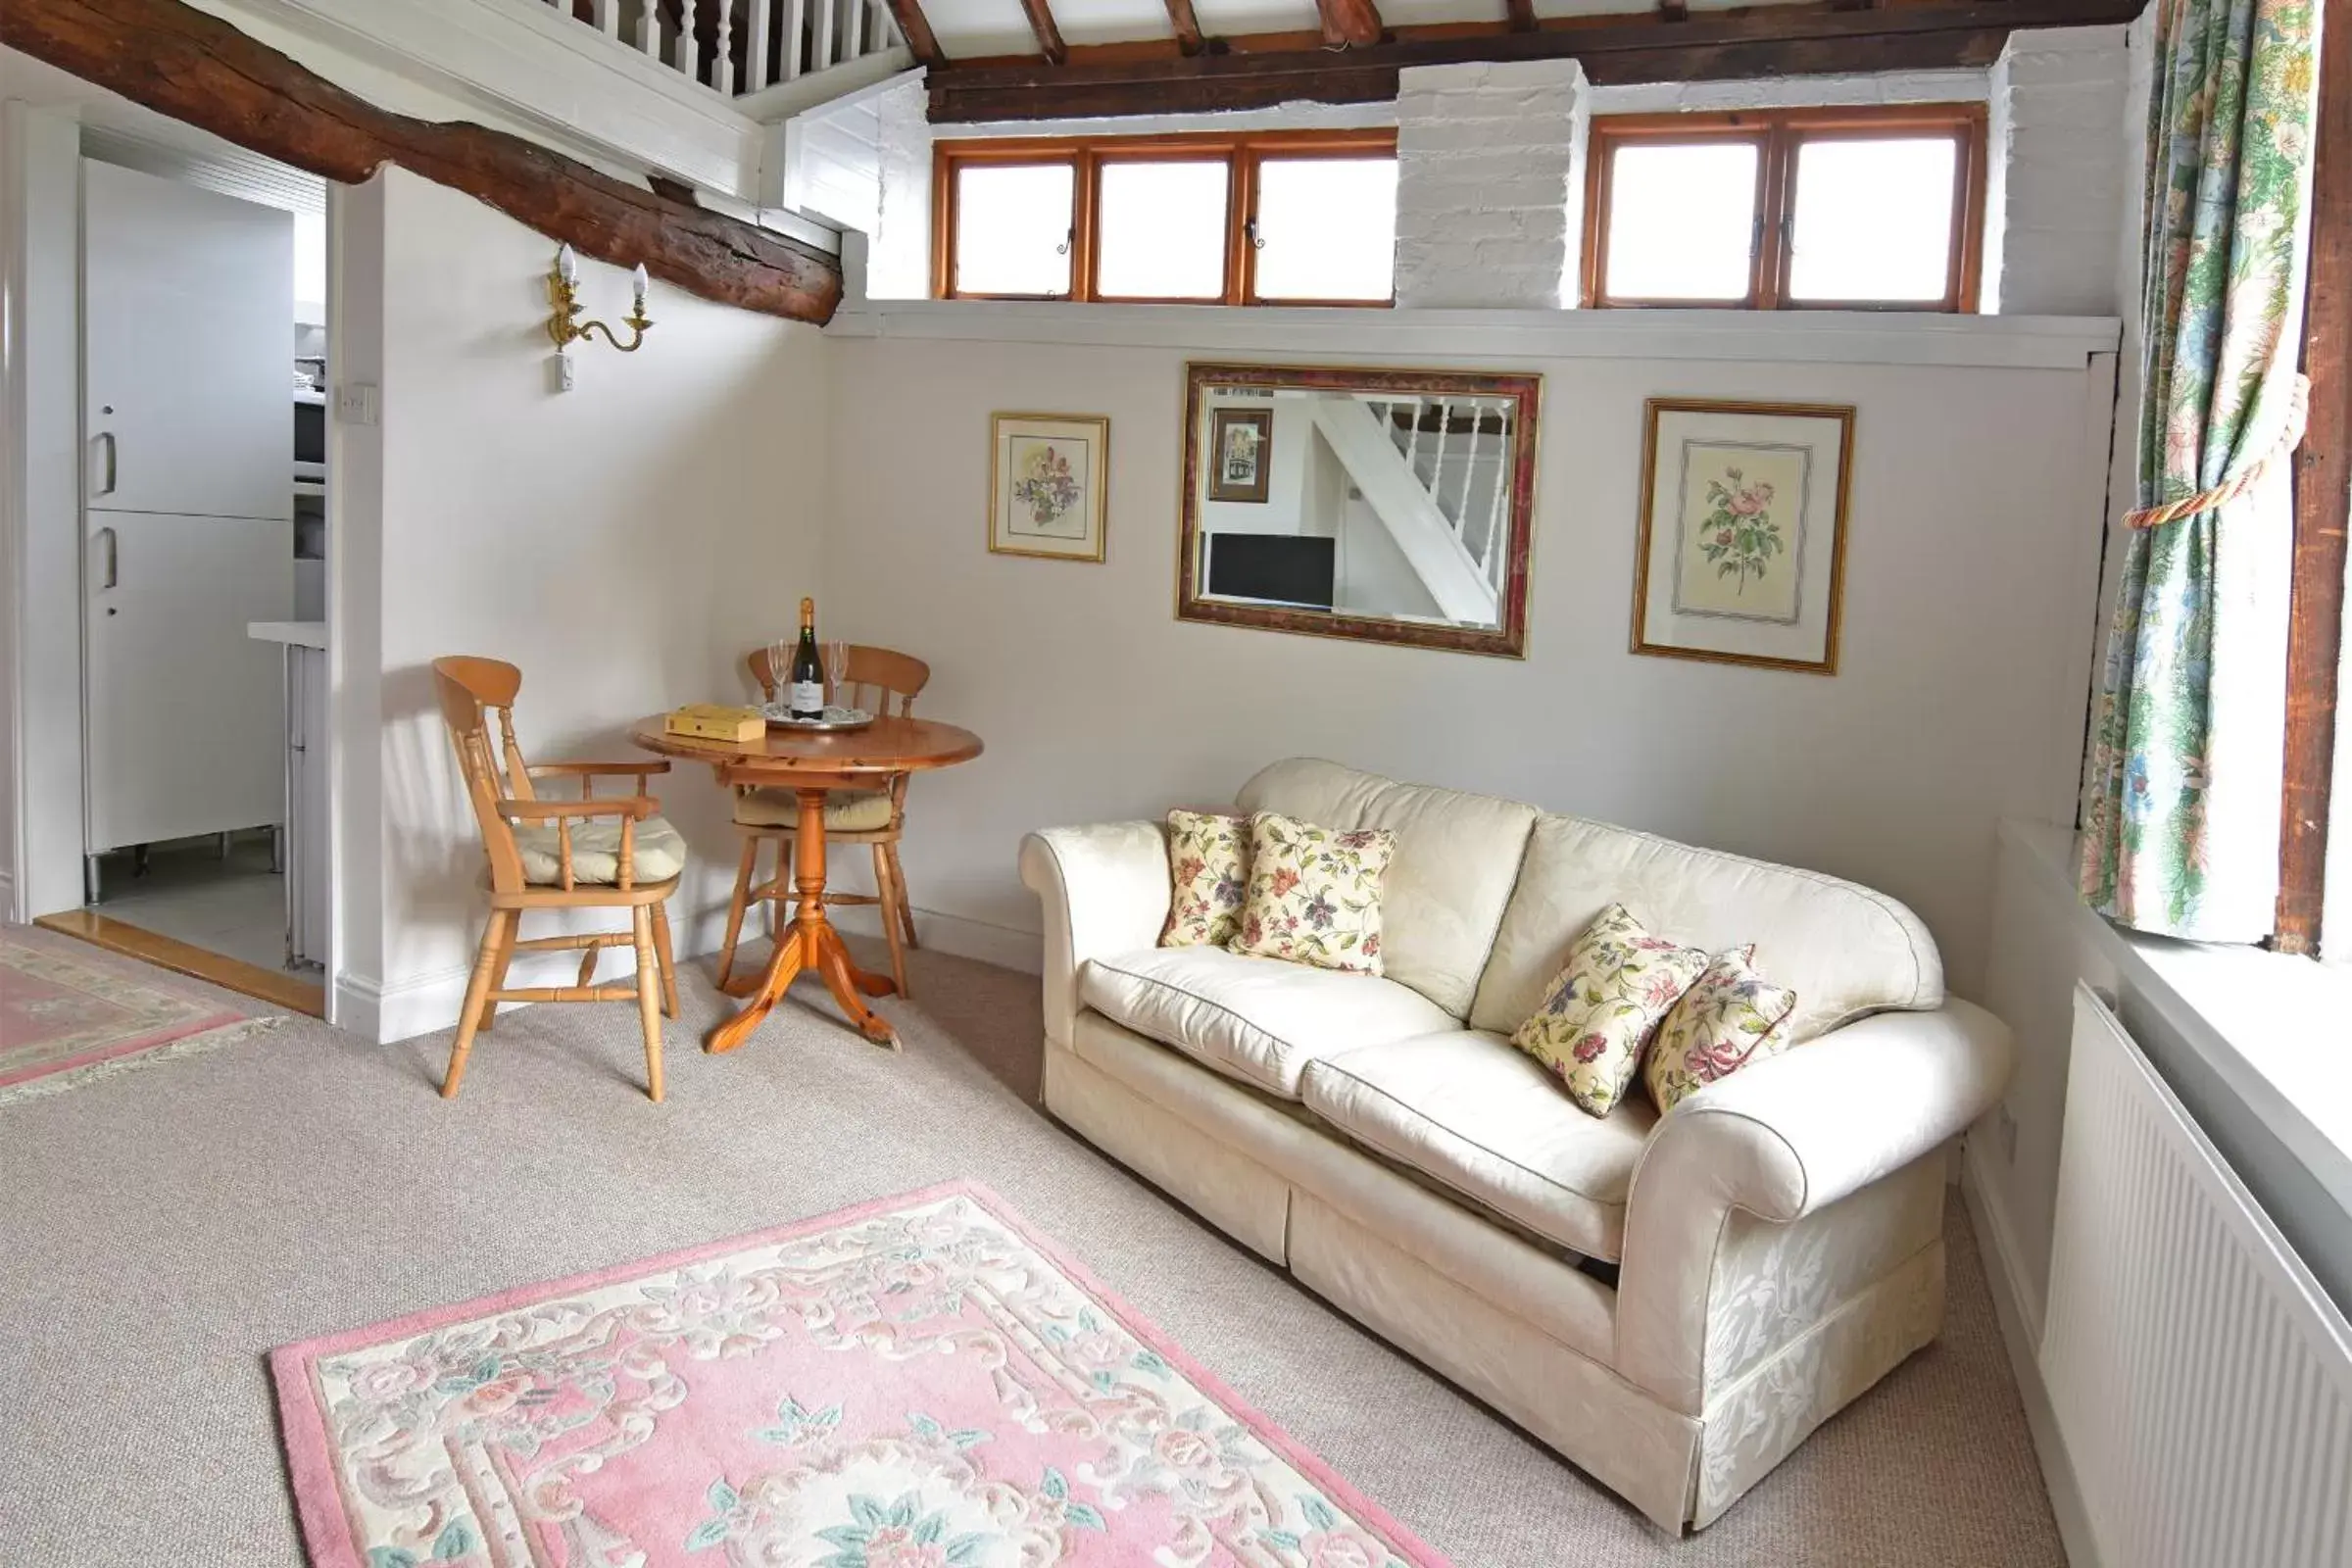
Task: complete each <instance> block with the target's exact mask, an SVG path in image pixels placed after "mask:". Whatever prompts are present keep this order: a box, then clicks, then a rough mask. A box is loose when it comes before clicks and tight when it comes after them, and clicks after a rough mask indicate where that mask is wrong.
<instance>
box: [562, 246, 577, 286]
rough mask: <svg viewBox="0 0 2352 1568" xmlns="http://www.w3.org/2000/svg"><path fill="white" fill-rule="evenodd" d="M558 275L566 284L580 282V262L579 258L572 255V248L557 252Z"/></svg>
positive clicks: (566, 247) (568, 247)
mask: <svg viewBox="0 0 2352 1568" xmlns="http://www.w3.org/2000/svg"><path fill="white" fill-rule="evenodd" d="M556 275H557V276H558V277H561V278H562V279H564V282H566V283H577V282H578V281H579V280H580V261H579V258H578V257H576V256H574V255H572V254H571V247H570V246H568V245H566V246H564V248H563V249H561V250H559V251H557V252H556Z"/></svg>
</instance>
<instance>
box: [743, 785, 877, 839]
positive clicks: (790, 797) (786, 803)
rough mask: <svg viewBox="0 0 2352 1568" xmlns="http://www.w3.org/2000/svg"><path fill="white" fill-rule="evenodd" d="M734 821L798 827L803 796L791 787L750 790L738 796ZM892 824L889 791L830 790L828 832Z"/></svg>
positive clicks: (827, 794)
mask: <svg viewBox="0 0 2352 1568" xmlns="http://www.w3.org/2000/svg"><path fill="white" fill-rule="evenodd" d="M735 820H736V821H738V822H740V823H742V824H743V825H744V826H745V827H798V826H800V825H801V798H800V797H799V796H798V795H795V794H794V793H793V792H792V791H790V790H766V789H760V790H750V791H747V792H746V793H744V794H742V795H739V796H737V797H736V799H735ZM888 826H890V792H889V791H888V790H827V791H826V792H825V831H826V832H828V833H872V832H877V831H879V830H880V829H883V828H886V827H888Z"/></svg>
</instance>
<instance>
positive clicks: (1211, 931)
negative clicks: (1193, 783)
mask: <svg viewBox="0 0 2352 1568" xmlns="http://www.w3.org/2000/svg"><path fill="white" fill-rule="evenodd" d="M1168 872H1169V876H1170V878H1171V879H1172V881H1173V884H1174V886H1173V887H1172V888H1171V890H1170V892H1169V897H1168V923H1167V925H1166V926H1165V927H1163V928H1162V929H1161V931H1160V933H1159V945H1160V946H1161V947H1163V948H1198V947H1203V946H1206V947H1217V948H1221V947H1223V946H1224V945H1225V944H1226V943H1228V942H1231V941H1232V940H1233V939H1234V936H1235V935H1236V933H1238V932H1239V931H1240V930H1241V929H1242V903H1243V901H1244V899H1245V898H1247V896H1248V894H1249V890H1250V819H1249V818H1248V817H1246V816H1234V815H1231V814H1218V813H1215V812H1202V811H1170V812H1169V813H1168Z"/></svg>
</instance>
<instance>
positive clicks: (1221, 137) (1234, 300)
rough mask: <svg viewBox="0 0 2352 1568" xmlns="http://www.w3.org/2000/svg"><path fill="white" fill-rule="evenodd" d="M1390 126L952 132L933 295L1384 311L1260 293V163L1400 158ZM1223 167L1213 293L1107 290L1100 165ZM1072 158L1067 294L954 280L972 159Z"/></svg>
mask: <svg viewBox="0 0 2352 1568" xmlns="http://www.w3.org/2000/svg"><path fill="white" fill-rule="evenodd" d="M1396 156H1397V132H1396V131H1395V130H1393V129H1380V128H1374V129H1366V130H1300V131H1269V132H1259V133H1245V134H1224V133H1219V132H1214V131H1191V132H1184V133H1180V134H1171V135H1164V136H1005V137H994V136H992V137H971V138H962V137H951V138H945V139H942V140H940V141H939V142H937V143H936V144H935V145H934V147H933V150H932V167H931V296H932V298H934V299H943V300H977V299H1027V300H1040V299H1044V300H1060V301H1064V302H1068V303H1072V304H1082V305H1092V304H1115V305H1272V306H1299V307H1304V306H1334V307H1338V306H1346V307H1353V308H1361V309H1366V310H1387V309H1389V308H1390V307H1391V306H1393V305H1395V304H1396V296H1395V294H1394V293H1392V294H1391V295H1390V297H1389V298H1387V299H1385V300H1306V299H1278V300H1269V299H1262V298H1260V297H1259V296H1258V293H1257V247H1256V245H1255V244H1254V243H1253V240H1254V237H1255V232H1256V227H1257V196H1258V187H1259V177H1258V171H1259V170H1260V168H1261V167H1262V166H1263V165H1264V164H1265V163H1266V161H1267V160H1269V159H1272V160H1276V161H1293V160H1303V159H1316V158H1335V159H1336V158H1366V157H1371V158H1394V157H1396ZM1220 161H1221V162H1223V163H1224V164H1225V166H1226V177H1225V270H1224V276H1223V279H1222V281H1221V283H1220V286H1219V289H1218V292H1217V293H1216V294H1215V295H1213V296H1212V295H1181V296H1177V297H1174V298H1167V297H1147V296H1141V295H1131V294H1104V293H1103V292H1102V288H1101V277H1100V273H1101V269H1102V260H1103V257H1102V244H1103V233H1102V221H1103V215H1102V207H1103V168H1104V166H1106V165H1110V164H1130V163H1215V162H1220ZM1046 164H1066V165H1068V166H1069V167H1070V169H1071V171H1072V180H1071V203H1070V206H1071V211H1070V238H1069V247H1070V291H1069V292H1068V293H1067V294H982V293H977V292H973V291H971V290H959V289H957V288H956V286H955V280H956V221H957V212H956V199H957V192H956V174H957V173H958V172H960V171H961V170H962V169H964V168H965V167H968V166H974V165H995V166H998V167H1005V166H1031V167H1034V166H1038V165H1046Z"/></svg>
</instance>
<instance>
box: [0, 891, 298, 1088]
mask: <svg viewBox="0 0 2352 1568" xmlns="http://www.w3.org/2000/svg"><path fill="white" fill-rule="evenodd" d="M156 975H157V971H155V970H153V969H150V968H148V967H147V966H146V965H145V964H142V963H134V962H130V961H128V960H117V959H111V958H108V957H106V956H104V955H102V954H100V953H99V952H98V950H97V949H95V948H87V949H82V948H80V947H79V945H78V944H75V943H72V942H70V941H68V940H66V939H64V938H54V939H51V938H43V937H36V936H34V935H33V934H32V933H29V932H25V931H24V930H22V929H21V928H19V929H8V928H0V1105H6V1104H9V1103H13V1102H15V1101H19V1100H27V1099H30V1098H32V1097H33V1096H35V1095H45V1094H53V1093H55V1092H57V1091H58V1090H61V1089H71V1088H73V1087H74V1086H75V1085H77V1084H81V1083H84V1082H87V1081H88V1080H89V1079H91V1078H96V1077H101V1076H103V1075H105V1074H107V1073H111V1072H117V1071H121V1070H122V1069H123V1068H126V1067H135V1066H140V1065H143V1064H145V1063H147V1062H150V1061H154V1060H158V1059H160V1058H162V1057H165V1056H173V1055H185V1054H189V1053H191V1052H196V1051H209V1050H211V1049H212V1048H214V1047H215V1046H222V1045H227V1044H229V1043H231V1042H232V1041H235V1040H240V1039H243V1038H244V1037H245V1036H246V1035H247V1034H248V1033H250V1032H251V1031H253V1030H255V1029H263V1028H268V1027H270V1025H272V1024H274V1023H275V1022H276V1021H277V1020H276V1019H274V1018H252V1017H248V1016H247V1015H246V1014H244V1013H242V1012H238V1011H236V1010H235V1009H233V1008H230V1007H224V1006H222V1005H221V1004H219V1003H217V1002H213V1001H211V1000H209V999H207V998H204V997H199V996H194V995H191V994H190V993H188V992H185V991H181V990H179V989H177V988H175V987H173V986H172V985H170V984H168V983H158V980H157V978H156Z"/></svg>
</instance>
